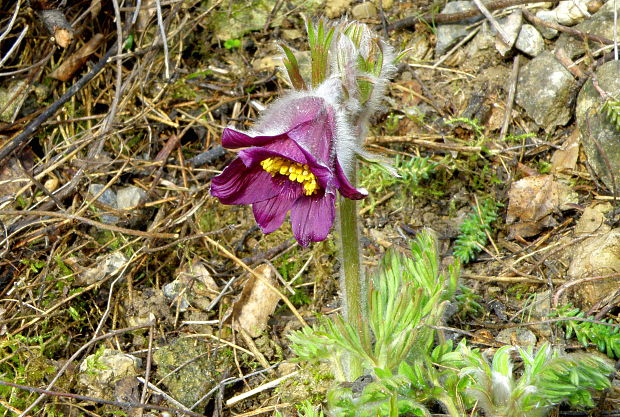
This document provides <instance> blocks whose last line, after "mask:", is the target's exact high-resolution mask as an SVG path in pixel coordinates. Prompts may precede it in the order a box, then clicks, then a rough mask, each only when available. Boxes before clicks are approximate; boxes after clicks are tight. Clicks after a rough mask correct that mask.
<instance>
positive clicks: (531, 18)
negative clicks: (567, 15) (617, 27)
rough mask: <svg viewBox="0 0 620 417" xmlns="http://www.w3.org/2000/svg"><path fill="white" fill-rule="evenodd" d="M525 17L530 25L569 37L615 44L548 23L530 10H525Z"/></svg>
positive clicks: (608, 40)
mask: <svg viewBox="0 0 620 417" xmlns="http://www.w3.org/2000/svg"><path fill="white" fill-rule="evenodd" d="M523 17H525V18H526V19H527V20H528V21H529V22H530V23H533V24H534V25H538V26H546V27H549V28H551V29H555V30H557V31H559V32H564V33H568V34H569V35H572V36H576V37H578V38H582V39H587V40H590V41H595V42H600V43H602V44H603V45H611V44H613V43H614V41H612V40H610V39H607V38H604V37H602V36H598V35H592V34H589V33H585V32H582V31H580V30H577V29H575V28H571V27H568V26H563V25H558V24H557V23H553V22H548V21H546V20H543V19H541V18H539V17H536V16H535V15H534V14H533V13H531V12H530V11H529V10H527V9H525V8H524V9H523Z"/></svg>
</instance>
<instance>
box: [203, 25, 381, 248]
mask: <svg viewBox="0 0 620 417" xmlns="http://www.w3.org/2000/svg"><path fill="white" fill-rule="evenodd" d="M371 34H372V33H371V32H370V31H369V30H368V29H367V28H365V26H363V25H359V24H348V25H340V26H337V27H332V28H331V29H329V30H327V28H326V27H325V25H324V24H323V23H322V22H320V23H319V25H318V26H317V28H316V30H315V28H314V27H313V26H312V25H311V24H309V25H308V36H309V39H310V50H311V58H312V60H311V61H312V63H311V74H312V75H311V83H306V81H305V79H304V77H303V76H302V75H301V69H300V68H299V65H298V63H297V60H296V59H295V56H294V54H293V53H292V52H291V51H290V49H288V48H286V47H283V50H284V53H285V58H284V64H285V66H286V69H287V73H288V76H289V80H290V82H291V84H292V86H293V87H294V89H295V90H294V91H292V92H289V93H288V94H286V95H284V96H283V97H282V98H280V99H279V100H277V101H275V102H274V103H273V104H272V105H271V106H270V107H269V108H268V109H267V110H266V111H265V112H264V114H263V115H262V117H261V119H260V120H259V122H258V123H257V124H256V126H255V127H254V128H253V129H252V130H251V131H248V132H241V131H238V130H235V129H233V128H227V129H225V130H224V132H223V134H222V146H224V147H225V148H229V149H240V150H239V153H238V157H237V158H236V159H235V160H233V162H232V163H231V164H230V165H229V166H227V167H226V168H225V169H224V171H223V172H222V173H221V174H220V175H218V176H217V177H215V178H213V180H212V183H211V194H212V195H213V196H215V197H217V198H219V199H220V201H221V202H222V203H224V204H251V205H252V209H253V212H254V217H255V219H256V222H257V223H258V225H259V226H260V228H261V230H262V231H263V232H264V233H271V232H273V231H275V230H276V229H277V228H279V227H280V225H281V224H282V222H283V221H284V219H285V217H286V214H287V213H288V212H289V211H290V217H291V224H292V228H293V233H294V235H295V238H296V239H297V241H298V242H299V243H300V244H301V245H302V246H306V245H308V244H309V242H317V241H321V240H324V239H325V238H326V237H327V235H328V234H329V230H330V229H331V227H332V224H333V222H334V218H335V204H336V190H338V191H339V192H340V194H341V195H343V196H344V197H346V198H349V199H361V198H364V197H365V196H366V195H367V192H366V190H364V189H357V188H355V187H354V186H353V185H352V184H351V182H350V181H349V179H348V175H350V174H351V170H352V169H353V166H354V158H355V155H356V154H359V153H362V148H361V141H362V140H363V132H365V124H366V123H367V119H368V116H369V115H370V114H371V113H372V110H373V109H371V107H370V106H371V105H375V104H376V103H377V102H378V101H379V97H375V96H377V94H380V95H382V94H383V92H384V90H385V81H383V79H384V78H385V77H386V76H387V75H389V73H390V71H391V68H393V65H392V64H391V61H392V59H393V56H392V53H391V49H390V48H389V47H387V46H386V45H385V44H383V42H381V41H380V40H379V39H378V38H370V36H371ZM334 37H335V40H334ZM373 45H374V46H373ZM364 54H366V55H364ZM378 55H380V56H381V57H380V58H378ZM386 57H387V58H389V61H388V62H390V64H389V65H383V62H384V59H385V58H386ZM354 124H355V127H353V126H354Z"/></svg>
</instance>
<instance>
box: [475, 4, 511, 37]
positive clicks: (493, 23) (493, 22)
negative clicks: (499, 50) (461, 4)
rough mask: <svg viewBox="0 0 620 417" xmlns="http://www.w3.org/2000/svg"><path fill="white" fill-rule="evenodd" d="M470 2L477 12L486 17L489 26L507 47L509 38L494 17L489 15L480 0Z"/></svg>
mask: <svg viewBox="0 0 620 417" xmlns="http://www.w3.org/2000/svg"><path fill="white" fill-rule="evenodd" d="M472 1H473V2H474V4H475V5H476V7H477V8H478V10H480V13H482V14H483V15H484V17H486V18H487V19H488V21H489V22H490V23H491V26H493V29H495V30H496V31H497V34H498V35H499V37H500V38H501V39H502V42H504V43H505V44H506V46H509V45H510V38H509V37H508V35H507V34H506V31H504V28H502V27H501V26H500V24H499V23H498V22H497V20H496V19H495V17H494V16H493V15H492V14H491V12H490V11H489V9H487V8H486V6H485V5H484V4H482V2H481V1H480V0H472Z"/></svg>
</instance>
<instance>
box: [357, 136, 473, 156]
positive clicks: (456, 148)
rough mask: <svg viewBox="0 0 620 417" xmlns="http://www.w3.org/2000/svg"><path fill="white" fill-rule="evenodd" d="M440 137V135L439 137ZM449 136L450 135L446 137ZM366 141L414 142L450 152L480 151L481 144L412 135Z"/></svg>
mask: <svg viewBox="0 0 620 417" xmlns="http://www.w3.org/2000/svg"><path fill="white" fill-rule="evenodd" d="M438 138H440V137H438ZM446 138H448V137H446ZM366 141H367V142H368V143H382V144H385V143H412V144H414V145H418V146H422V147H425V148H428V149H434V150H438V151H449V152H474V153H476V152H480V151H482V148H481V147H480V146H466V145H454V144H451V143H439V142H433V141H430V140H423V139H415V138H414V137H412V136H369V137H368V138H367V139H366Z"/></svg>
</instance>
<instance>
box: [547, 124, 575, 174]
mask: <svg viewBox="0 0 620 417" xmlns="http://www.w3.org/2000/svg"><path fill="white" fill-rule="evenodd" d="M578 156H579V129H575V130H574V131H573V133H572V134H571V135H570V136H569V137H568V139H566V142H565V143H564V146H562V149H559V150H557V151H555V152H554V153H553V156H552V157H551V172H562V171H565V170H574V169H575V166H576V165H577V157H578Z"/></svg>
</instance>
